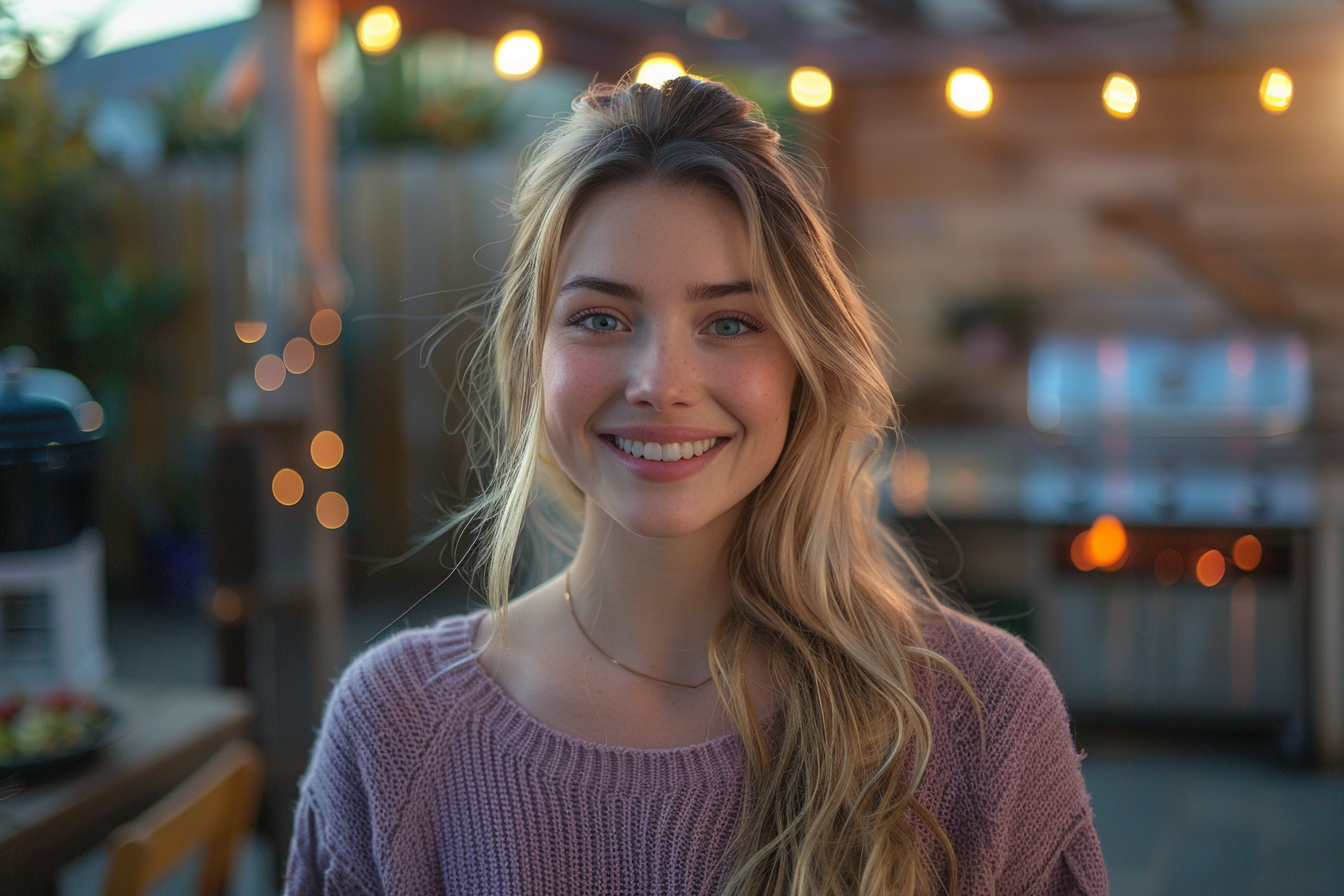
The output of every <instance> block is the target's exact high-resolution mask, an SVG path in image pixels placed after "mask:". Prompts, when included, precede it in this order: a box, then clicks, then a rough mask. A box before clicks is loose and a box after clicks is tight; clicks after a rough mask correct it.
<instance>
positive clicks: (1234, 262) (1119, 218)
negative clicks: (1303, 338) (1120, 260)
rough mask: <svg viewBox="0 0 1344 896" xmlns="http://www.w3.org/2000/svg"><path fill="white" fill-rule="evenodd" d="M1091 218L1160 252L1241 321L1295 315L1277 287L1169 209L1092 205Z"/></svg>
mask: <svg viewBox="0 0 1344 896" xmlns="http://www.w3.org/2000/svg"><path fill="white" fill-rule="evenodd" d="M1096 216H1097V220H1098V221H1100V222H1101V223H1102V224H1105V225H1107V226H1108V227H1113V228H1115V229H1116V230H1120V231H1123V232H1125V233H1128V234H1130V235H1131V236H1135V237H1138V238H1139V239H1141V240H1143V241H1144V242H1146V243H1148V244H1149V245H1152V246H1154V247H1156V248H1158V249H1161V250H1162V251H1163V252H1165V253H1166V254H1167V255H1168V256H1169V257H1171V258H1172V259H1173V260H1174V261H1176V262H1177V263H1178V264H1179V265H1180V266H1181V267H1183V268H1185V269H1186V270H1188V271H1190V272H1192V273H1194V274H1196V275H1197V276H1199V277H1200V278H1202V279H1203V280H1204V281H1205V282H1207V283H1208V284H1210V285H1211V286H1213V287H1214V289H1215V290H1216V291H1217V292H1218V293H1219V295H1221V296H1222V297H1223V298H1224V299H1226V300H1227V301H1228V302H1229V304H1231V305H1232V307H1233V308H1235V309H1236V310H1237V311H1238V312H1240V313H1241V314H1243V315H1245V316H1246V317H1247V318H1250V319H1251V320H1253V321H1255V322H1257V323H1263V324H1271V325H1276V326H1282V325H1283V324H1285V323H1287V322H1289V321H1290V320H1292V319H1293V318H1294V317H1295V314H1294V311H1293V304H1292V301H1291V300H1290V299H1289V297H1288V295H1287V293H1285V292H1284V291H1283V289H1282V288H1281V287H1280V286H1279V285H1278V284H1276V283H1273V282H1272V281H1270V280H1269V279H1268V278H1266V277H1264V276H1263V275H1261V274H1260V273H1259V272H1257V271H1255V270H1253V269H1252V268H1251V267H1249V266H1248V265H1246V264H1245V263H1244V262H1243V261H1241V260H1240V259H1238V258H1235V257H1233V256H1231V255H1228V254H1227V253H1225V252H1221V251H1219V250H1218V249H1215V248H1213V247H1212V246H1209V245H1208V244H1207V243H1205V242H1204V241H1203V240H1201V239H1200V238H1199V236H1198V235H1196V234H1195V233H1193V232H1191V230H1190V228H1189V227H1188V226H1186V224H1185V223H1184V222H1183V221H1182V220H1181V219H1180V218H1178V217H1177V216H1176V215H1175V214H1174V213H1173V212H1172V211H1171V210H1169V209H1167V208H1164V207H1162V206H1160V205H1158V204H1156V203H1153V202H1145V201H1125V202H1105V203H1101V204H1099V205H1098V206H1097V207H1096Z"/></svg>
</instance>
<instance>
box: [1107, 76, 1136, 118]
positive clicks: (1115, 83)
mask: <svg viewBox="0 0 1344 896" xmlns="http://www.w3.org/2000/svg"><path fill="white" fill-rule="evenodd" d="M1101 102H1102V104H1103V105H1104V106H1105V107H1106V111H1107V112H1109V113H1111V115H1113V116H1114V117H1116V118H1132V117H1133V115H1134V112H1135V110H1136V109H1138V108H1139V87H1138V85H1137V84H1135V83H1134V79H1133V78H1131V77H1129V75H1122V74H1120V73H1119V72H1112V73H1111V74H1110V76H1109V77H1107V78H1106V84H1105V86H1103V87H1102V88H1101Z"/></svg>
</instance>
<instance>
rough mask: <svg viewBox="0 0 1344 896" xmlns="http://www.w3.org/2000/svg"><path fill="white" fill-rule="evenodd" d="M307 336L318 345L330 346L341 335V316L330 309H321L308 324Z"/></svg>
mask: <svg viewBox="0 0 1344 896" xmlns="http://www.w3.org/2000/svg"><path fill="white" fill-rule="evenodd" d="M308 335H309V336H312V337H313V341H314V342H316V343H317V344H318V345H331V344H332V343H333V342H335V341H336V340H337V339H339V338H340V335H341V316H340V315H339V314H337V313H336V312H335V311H332V310H331V309H330V308H323V309H322V310H321V311H319V312H317V313H316V314H314V315H313V319H312V320H311V321H310V322H309V323H308Z"/></svg>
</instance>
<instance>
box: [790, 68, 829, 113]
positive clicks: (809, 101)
mask: <svg viewBox="0 0 1344 896" xmlns="http://www.w3.org/2000/svg"><path fill="white" fill-rule="evenodd" d="M833 93H834V88H833V87H832V86H831V78H830V76H829V75H827V74H826V73H825V72H824V71H822V70H821V69H819V68H813V67H812V66H810V65H804V66H802V67H801V68H796V69H794V71H793V76H792V77H790V78H789V99H790V100H792V101H793V106H794V108H795V109H797V110H798V111H800V112H808V113H816V112H824V111H826V107H827V106H829V105H830V104H831V97H832V95H833Z"/></svg>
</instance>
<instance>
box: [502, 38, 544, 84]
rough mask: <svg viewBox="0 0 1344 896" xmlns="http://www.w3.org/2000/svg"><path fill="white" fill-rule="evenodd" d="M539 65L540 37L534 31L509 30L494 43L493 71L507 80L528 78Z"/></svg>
mask: <svg viewBox="0 0 1344 896" xmlns="http://www.w3.org/2000/svg"><path fill="white" fill-rule="evenodd" d="M540 67H541V38H539V37H537V33H536V32H535V31H528V30H527V29H525V28H523V29H519V30H518V31H510V32H509V33H508V34H506V35H504V36H503V37H501V38H500V39H499V43H497V44H495V72H496V73H497V74H498V75H499V76H500V77H501V78H504V79H505V80H507V81H521V80H522V79H523V78H530V77H531V76H532V75H533V74H535V73H536V71H537V69H538V68H540Z"/></svg>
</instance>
